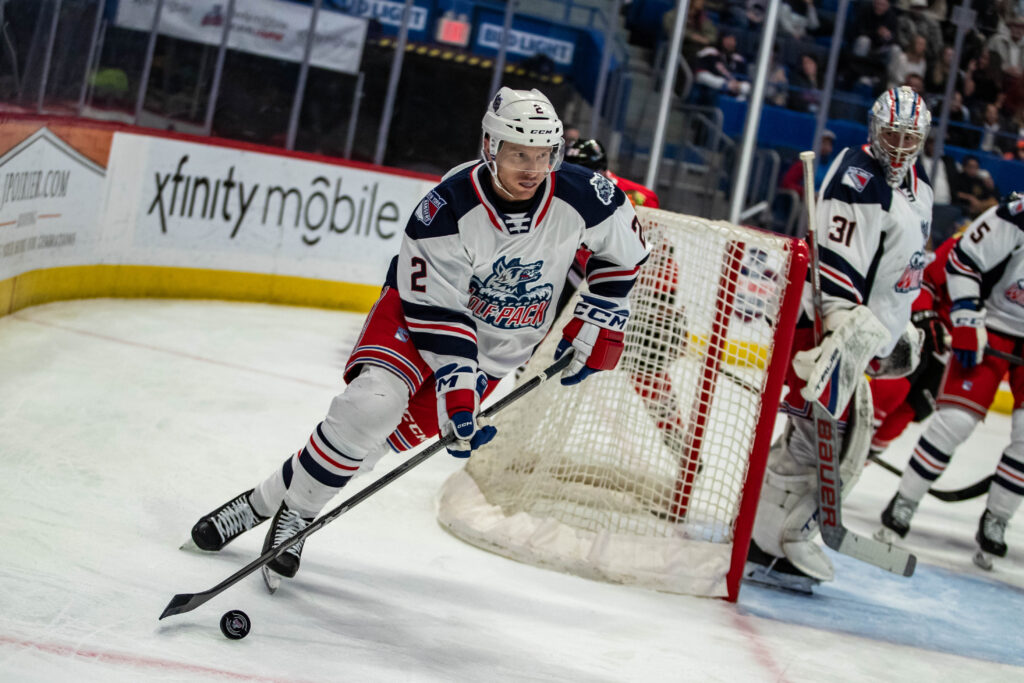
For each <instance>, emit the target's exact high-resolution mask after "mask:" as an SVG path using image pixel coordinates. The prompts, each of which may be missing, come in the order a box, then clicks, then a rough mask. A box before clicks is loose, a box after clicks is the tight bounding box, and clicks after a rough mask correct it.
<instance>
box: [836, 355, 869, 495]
mask: <svg viewBox="0 0 1024 683" xmlns="http://www.w3.org/2000/svg"><path fill="white" fill-rule="evenodd" d="M873 412H874V408H873V402H872V400H871V386H870V385H869V384H868V381H867V380H866V379H865V378H864V376H863V375H861V378H860V382H858V385H857V390H856V391H855V392H854V394H853V403H852V405H851V406H850V416H849V420H848V421H847V423H846V431H845V433H844V434H843V447H842V454H841V456H840V460H839V481H840V486H841V488H840V496H841V497H842V498H843V499H845V498H846V497H847V496H848V495H850V491H852V490H853V487H854V486H855V485H856V484H857V480H859V479H860V475H861V473H863V472H864V463H865V462H866V461H867V458H868V452H869V451H870V450H871V439H872V436H873V428H872V427H873V421H872V417H873Z"/></svg>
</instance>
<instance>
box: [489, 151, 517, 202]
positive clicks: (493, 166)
mask: <svg viewBox="0 0 1024 683" xmlns="http://www.w3.org/2000/svg"><path fill="white" fill-rule="evenodd" d="M487 170H488V171H490V172H491V179H492V180H493V181H494V187H496V188H498V189H499V190H500V191H501V192H503V193H504V194H505V196H506V197H508V198H509V199H511V200H515V197H513V196H512V193H511V192H509V191H508V190H506V189H505V186H504V185H502V184H501V180H499V179H498V162H497V161H496V160H491V161H488V162H487Z"/></svg>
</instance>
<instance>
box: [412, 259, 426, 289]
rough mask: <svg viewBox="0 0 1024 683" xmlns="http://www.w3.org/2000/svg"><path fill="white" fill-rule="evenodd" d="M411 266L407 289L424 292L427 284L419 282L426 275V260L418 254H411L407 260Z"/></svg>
mask: <svg viewBox="0 0 1024 683" xmlns="http://www.w3.org/2000/svg"><path fill="white" fill-rule="evenodd" d="M409 265H410V266H411V267H412V276H411V277H410V278H409V289H411V290H412V291H414V292H425V291H427V286H426V285H425V284H423V283H422V282H421V280H423V278H425V277H426V276H427V262H426V261H424V260H423V259H422V258H420V257H419V256H413V257H412V259H411V260H410V261H409Z"/></svg>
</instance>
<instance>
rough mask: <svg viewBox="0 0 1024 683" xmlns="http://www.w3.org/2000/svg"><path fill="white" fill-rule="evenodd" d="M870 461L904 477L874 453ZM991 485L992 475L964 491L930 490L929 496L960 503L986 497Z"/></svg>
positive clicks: (897, 469) (947, 501)
mask: <svg viewBox="0 0 1024 683" xmlns="http://www.w3.org/2000/svg"><path fill="white" fill-rule="evenodd" d="M868 460H870V461H871V462H873V463H875V464H876V465H878V466H879V467H881V468H882V469H883V470H885V471H886V472H892V473H893V474H895V475H896V476H897V477H902V476H903V471H902V470H900V468H898V467H895V466H894V465H890V464H889V463H888V462H886V461H885V460H882V458H880V457H879V456H877V455H875V454H873V453H872V454H870V455H868ZM991 483H992V475H991V474H990V475H989V476H987V477H985V478H984V479H982V480H981V481H976V482H974V483H973V484H971V485H970V486H965V487H964V488H962V489H955V490H952V491H943V490H942V489H928V495H930V496H934V497H935V498H938V499H939V500H941V501H944V502H946V503H959V502H961V501H964V500H970V499H972V498H977V497H978V496H983V495H985V494H986V493H988V487H989V485H990V484H991Z"/></svg>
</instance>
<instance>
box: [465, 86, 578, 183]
mask: <svg viewBox="0 0 1024 683" xmlns="http://www.w3.org/2000/svg"><path fill="white" fill-rule="evenodd" d="M505 142H509V143H515V144H519V145H525V146H527V147H551V157H550V162H549V165H548V166H549V167H548V172H551V171H555V170H557V169H558V167H559V166H560V165H561V163H562V158H563V157H564V155H565V149H564V148H565V145H564V144H563V140H562V122H561V121H560V120H559V119H558V114H556V113H555V107H554V106H553V105H552V104H551V100H549V99H548V98H547V97H545V95H544V93H542V92H541V91H539V90H537V89H536V88H534V89H533V90H513V89H512V88H508V87H502V88H501V89H500V90H499V91H498V94H496V95H495V96H494V98H493V99H492V100H491V103H490V105H488V107H487V112H486V113H485V114H484V120H483V137H482V139H481V143H480V144H481V154H482V155H483V159H484V161H485V162H487V165H488V166H489V167H490V169H491V173H492V174H495V175H497V166H496V163H497V162H496V159H497V156H498V150H499V149H501V145H502V143H505Z"/></svg>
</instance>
